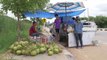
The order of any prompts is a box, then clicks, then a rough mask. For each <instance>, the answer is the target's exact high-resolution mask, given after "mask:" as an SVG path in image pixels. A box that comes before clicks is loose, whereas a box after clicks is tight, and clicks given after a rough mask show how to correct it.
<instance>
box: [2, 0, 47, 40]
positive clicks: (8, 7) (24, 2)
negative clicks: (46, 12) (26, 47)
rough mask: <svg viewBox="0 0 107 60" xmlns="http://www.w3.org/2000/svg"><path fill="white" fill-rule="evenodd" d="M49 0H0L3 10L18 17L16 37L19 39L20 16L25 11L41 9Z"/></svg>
mask: <svg viewBox="0 0 107 60" xmlns="http://www.w3.org/2000/svg"><path fill="white" fill-rule="evenodd" d="M48 2H49V0H0V3H1V4H2V9H3V10H4V11H6V12H7V11H12V13H14V15H15V16H16V17H17V19H18V39H20V37H21V35H20V32H21V31H20V28H21V26H20V18H21V17H22V16H23V13H25V12H34V11H35V10H43V9H44V7H45V6H46V4H47V3H48Z"/></svg>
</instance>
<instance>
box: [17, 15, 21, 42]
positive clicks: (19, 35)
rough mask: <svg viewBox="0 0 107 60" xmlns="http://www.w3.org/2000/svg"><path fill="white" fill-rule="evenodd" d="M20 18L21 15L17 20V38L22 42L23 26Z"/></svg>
mask: <svg viewBox="0 0 107 60" xmlns="http://www.w3.org/2000/svg"><path fill="white" fill-rule="evenodd" d="M19 18H20V16H19V14H17V19H18V22H17V23H18V24H17V26H18V27H17V33H18V36H17V38H18V40H21V24H20V19H19Z"/></svg>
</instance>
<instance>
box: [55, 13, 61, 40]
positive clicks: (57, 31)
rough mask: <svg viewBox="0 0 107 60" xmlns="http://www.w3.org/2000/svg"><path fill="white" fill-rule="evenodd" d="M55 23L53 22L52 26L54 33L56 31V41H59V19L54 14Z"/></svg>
mask: <svg viewBox="0 0 107 60" xmlns="http://www.w3.org/2000/svg"><path fill="white" fill-rule="evenodd" d="M55 17H56V19H55V21H54V26H55V31H56V39H57V40H58V41H59V30H60V25H61V19H60V18H59V16H58V14H55Z"/></svg>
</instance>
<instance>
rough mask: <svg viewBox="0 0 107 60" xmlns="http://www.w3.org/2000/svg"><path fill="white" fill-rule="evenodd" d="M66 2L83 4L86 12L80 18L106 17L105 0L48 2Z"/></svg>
mask: <svg viewBox="0 0 107 60" xmlns="http://www.w3.org/2000/svg"><path fill="white" fill-rule="evenodd" d="M66 1H67V2H77V1H80V2H83V3H84V6H85V8H86V9H87V10H86V11H85V12H84V13H82V14H81V15H80V16H82V17H87V16H97V15H103V16H107V1H106V0H50V3H52V4H55V3H57V2H66ZM7 15H8V16H10V17H14V15H13V14H12V13H11V12H9V13H8V14H7ZM14 18H15V17H14Z"/></svg>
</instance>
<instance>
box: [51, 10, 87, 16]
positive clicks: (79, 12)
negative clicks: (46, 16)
mask: <svg viewBox="0 0 107 60" xmlns="http://www.w3.org/2000/svg"><path fill="white" fill-rule="evenodd" d="M85 10H86V9H83V10H78V11H72V12H67V13H66V14H67V16H78V15H80V14H81V13H83V12H84V11H85ZM53 14H54V13H53ZM56 14H58V15H59V16H60V17H62V16H66V14H65V13H56Z"/></svg>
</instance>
